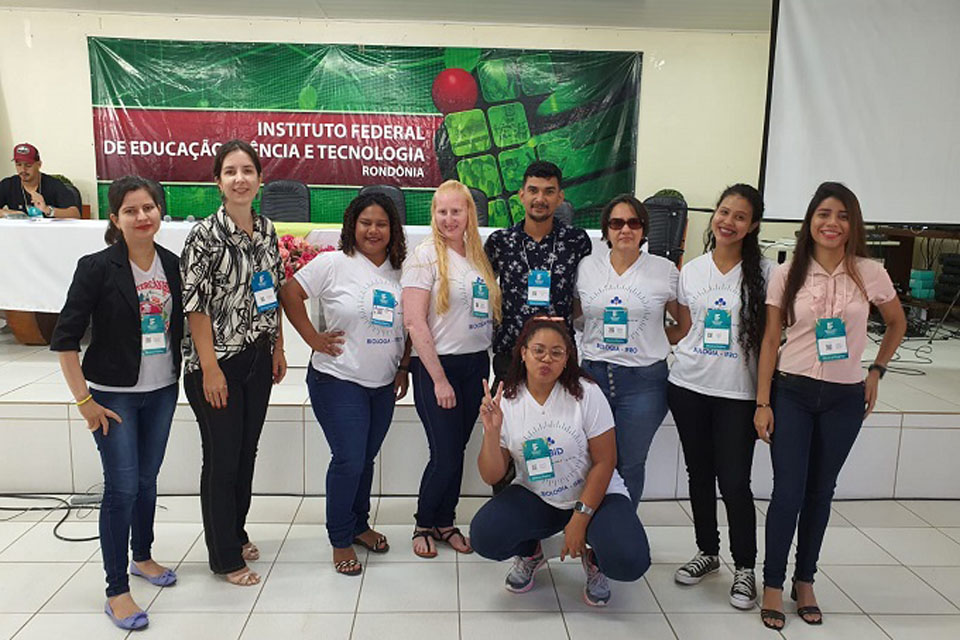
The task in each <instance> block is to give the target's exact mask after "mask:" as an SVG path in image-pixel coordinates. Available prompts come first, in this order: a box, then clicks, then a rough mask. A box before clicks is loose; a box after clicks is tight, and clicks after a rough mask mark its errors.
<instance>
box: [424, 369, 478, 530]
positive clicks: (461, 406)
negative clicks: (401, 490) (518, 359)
mask: <svg viewBox="0 0 960 640" xmlns="http://www.w3.org/2000/svg"><path fill="white" fill-rule="evenodd" d="M440 364H441V365H442V366H443V372H444V373H445V374H446V376H447V380H448V381H449V382H450V386H452V387H453V391H454V393H456V396H457V406H455V407H454V408H453V409H441V408H440V406H439V405H438V404H437V395H436V394H435V393H434V391H433V378H431V377H430V373H429V372H428V371H427V369H426V367H424V366H423V364H422V363H421V362H420V359H419V358H413V359H412V360H411V361H410V373H411V374H413V402H414V404H415V405H416V407H417V415H419V416H420V422H422V423H423V429H424V431H426V432H427V443H428V444H429V445H430V461H429V462H428V463H427V468H426V469H424V470H423V477H422V478H421V479H420V495H419V500H418V501H417V513H416V520H417V526H418V527H449V526H452V525H453V522H454V519H455V517H456V509H457V503H458V502H459V501H460V484H461V481H462V480H463V453H464V450H465V449H466V448H467V443H468V442H469V441H470V434H471V433H472V432H473V426H474V424H476V422H477V416H479V415H480V401H481V400H482V399H483V381H484V380H485V379H486V378H487V376H488V375H489V373H490V356H489V355H488V354H487V352H486V351H478V352H477V353H467V354H463V355H448V356H440Z"/></svg>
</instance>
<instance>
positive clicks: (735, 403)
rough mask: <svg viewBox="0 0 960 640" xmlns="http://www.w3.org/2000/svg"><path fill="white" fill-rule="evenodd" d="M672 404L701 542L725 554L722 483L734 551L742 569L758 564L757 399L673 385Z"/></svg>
mask: <svg viewBox="0 0 960 640" xmlns="http://www.w3.org/2000/svg"><path fill="white" fill-rule="evenodd" d="M667 403H668V404H669V406H670V412H671V413H672V414H673V419H674V421H675V422H676V424H677V431H678V432H679V434H680V443H681V444H682V445H683V457H684V459H685V460H686V463H687V478H688V482H689V487H690V505H691V506H692V507H693V525H694V530H695V532H696V537H697V547H698V548H699V549H700V551H702V552H703V553H705V554H707V555H711V556H715V555H719V554H720V532H719V530H718V528H717V489H716V488H717V485H719V486H720V495H721V496H722V497H723V503H724V505H725V506H726V508H727V520H728V523H729V525H730V552H731V554H732V555H733V561H734V563H735V564H736V566H737V567H738V568H746V569H753V568H754V566H755V565H756V562H757V512H756V509H755V508H754V506H753V492H752V491H751V490H750V471H751V469H752V467H753V447H754V444H755V442H756V439H757V435H756V431H755V430H754V428H753V414H754V412H755V410H756V403H755V402H754V401H753V400H731V399H729V398H718V397H715V396H708V395H704V394H701V393H696V392H694V391H690V390H689V389H684V388H683V387H678V386H677V385H675V384H672V383H670V384H668V385H667Z"/></svg>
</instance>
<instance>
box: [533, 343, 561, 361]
mask: <svg viewBox="0 0 960 640" xmlns="http://www.w3.org/2000/svg"><path fill="white" fill-rule="evenodd" d="M527 348H528V349H530V353H532V354H533V357H534V358H536V359H537V360H539V361H540V362H546V360H547V356H550V359H551V360H564V359H566V357H567V350H566V349H564V348H563V347H554V348H553V349H547V348H546V347H545V346H543V345H542V344H532V345H530V346H529V347H527Z"/></svg>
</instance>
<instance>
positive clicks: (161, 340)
mask: <svg viewBox="0 0 960 640" xmlns="http://www.w3.org/2000/svg"><path fill="white" fill-rule="evenodd" d="M165 329H166V327H165V326H164V323H163V316H161V315H160V314H159V313H151V314H148V315H145V316H143V317H141V318H140V350H141V351H143V355H145V356H156V355H160V354H163V353H166V352H167V334H166V331H165Z"/></svg>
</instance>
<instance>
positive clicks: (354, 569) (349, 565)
mask: <svg viewBox="0 0 960 640" xmlns="http://www.w3.org/2000/svg"><path fill="white" fill-rule="evenodd" d="M333 568H334V569H336V570H337V573H339V574H340V575H342V576H358V575H360V574H361V573H362V572H363V565H362V564H360V562H359V561H358V560H357V559H356V558H350V559H349V560H341V561H340V562H335V563H333Z"/></svg>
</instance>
